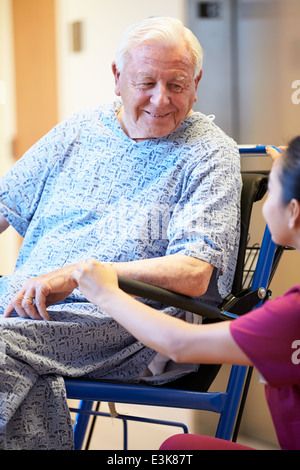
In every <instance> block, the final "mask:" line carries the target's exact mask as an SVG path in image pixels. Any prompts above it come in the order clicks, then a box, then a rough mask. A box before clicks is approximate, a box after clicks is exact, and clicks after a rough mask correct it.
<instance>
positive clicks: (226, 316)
mask: <svg viewBox="0 0 300 470" xmlns="http://www.w3.org/2000/svg"><path fill="white" fill-rule="evenodd" d="M118 280H119V287H120V289H122V290H123V291H124V292H126V293H127V294H130V295H134V296H136V297H143V298H145V299H148V300H154V301H156V302H160V303H162V304H165V305H169V306H171V307H176V308H179V309H181V310H186V311H188V312H192V313H196V314H197V315H201V316H203V317H206V318H209V319H213V320H216V319H220V320H233V319H234V318H237V317H238V315H236V314H233V313H230V312H227V311H220V310H219V309H218V308H217V307H213V306H211V305H207V304H205V303H204V302H202V301H201V300H199V299H197V298H193V297H188V296H186V295H182V294H177V293H176V292H172V291H169V290H167V289H162V288H161V287H156V286H153V285H150V284H146V283H144V282H140V281H134V280H132V279H127V278H124V277H121V276H119V278H118Z"/></svg>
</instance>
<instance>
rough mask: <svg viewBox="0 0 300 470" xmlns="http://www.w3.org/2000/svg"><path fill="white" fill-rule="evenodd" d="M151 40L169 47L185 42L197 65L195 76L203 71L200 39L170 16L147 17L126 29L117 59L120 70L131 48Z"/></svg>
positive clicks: (121, 39)
mask: <svg viewBox="0 0 300 470" xmlns="http://www.w3.org/2000/svg"><path fill="white" fill-rule="evenodd" d="M149 40H152V41H157V42H159V43H161V44H164V45H166V46H169V47H174V46H177V45H182V43H183V42H184V43H185V44H186V47H187V49H188V50H189V52H190V54H191V58H192V61H193V64H194V67H195V72H194V77H195V78H196V77H197V76H198V75H199V73H200V72H201V70H202V65H203V50H202V47H201V45H200V44H199V41H198V39H197V38H196V37H195V36H194V34H193V33H192V31H191V30H190V29H188V28H186V27H185V26H184V25H183V23H182V22H181V21H180V20H178V19H177V18H169V17H151V18H147V19H146V20H144V21H142V22H141V23H136V24H133V25H132V26H130V27H129V28H127V29H126V31H124V33H123V34H122V36H121V38H120V42H119V46H118V49H117V53H116V60H115V63H116V67H117V69H118V70H119V72H122V71H123V70H124V66H125V62H126V59H127V58H128V52H129V51H130V49H131V48H132V47H136V46H138V45H140V44H141V43H143V42H144V41H149Z"/></svg>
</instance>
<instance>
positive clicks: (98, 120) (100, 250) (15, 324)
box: [0, 101, 240, 449]
mask: <svg viewBox="0 0 300 470" xmlns="http://www.w3.org/2000/svg"><path fill="white" fill-rule="evenodd" d="M120 106H121V103H120V102H119V101H116V102H114V103H113V104H112V105H105V106H101V107H98V108H96V109H93V110H89V111H85V112H81V113H78V114H76V115H75V116H73V117H71V118H69V119H67V120H65V121H63V122H62V123H60V124H59V125H58V126H56V127H55V128H54V129H53V130H51V131H50V132H49V133H48V134H47V135H46V136H45V137H43V138H42V139H41V140H40V141H39V142H38V143H37V144H35V145H34V146H33V147H32V148H31V149H30V150H29V151H28V152H27V153H26V154H25V155H24V156H23V158H21V159H20V160H19V161H18V162H17V163H16V164H15V165H14V166H13V168H12V169H11V170H10V171H9V172H8V174H7V175H5V176H4V177H3V178H2V180H1V181H0V212H1V213H2V214H3V215H4V216H5V218H6V219H7V221H8V222H9V223H10V224H11V225H12V226H13V227H14V228H15V229H16V230H17V231H18V232H19V233H20V234H21V235H22V237H24V241H23V244H22V247H21V250H20V254H19V257H18V260H17V264H16V268H15V272H14V273H13V274H11V275H8V276H5V277H3V278H2V279H1V280H0V309H1V310H0V314H1V313H3V310H4V308H5V306H6V305H7V303H8V301H9V300H10V299H11V297H12V296H13V294H14V293H15V292H17V291H18V290H19V289H20V288H21V287H22V285H23V283H24V281H25V280H26V279H28V278H29V277H32V276H36V275H39V274H42V273H45V272H50V271H53V270H54V269H57V268H59V267H62V266H64V265H67V264H71V263H73V262H76V261H78V260H79V259H88V258H90V257H94V258H96V259H98V260H100V261H115V262H118V261H119V262H126V261H131V260H139V259H143V258H151V257H158V256H164V255H168V254H176V253H180V254H185V255H189V256H193V257H196V258H200V259H202V260H205V261H208V262H209V263H211V264H212V265H214V266H215V277H214V278H215V279H216V283H215V285H211V286H210V289H209V293H208V296H210V298H208V301H218V300H219V298H220V296H221V297H224V296H225V295H226V294H227V293H228V292H229V290H230V286H231V282H232V278H233V274H234V269H235V261H236V253H237V247H238V239H239V198H240V163H239V153H238V151H237V148H236V145H235V143H234V142H233V141H232V140H231V139H230V138H228V137H227V136H226V135H225V134H224V133H223V132H222V131H221V130H220V129H219V128H218V127H217V126H216V125H215V124H214V123H213V122H212V119H211V118H209V117H206V116H204V115H203V114H201V113H194V114H193V115H191V116H190V117H188V118H187V119H186V120H185V121H184V122H183V123H182V124H181V126H180V128H179V129H178V130H177V131H175V132H173V133H172V134H170V135H169V136H166V137H162V138H159V139H149V140H145V141H137V142H135V141H132V140H131V139H129V138H128V137H127V136H126V135H125V134H124V132H123V131H122V129H121V127H120V125H119V122H118V120H117V117H116V115H117V112H118V110H119V108H120ZM149 303H150V302H149ZM156 307H157V308H162V306H159V305H156ZM165 311H166V313H168V314H171V315H180V314H181V312H178V311H176V310H175V309H174V308H165ZM49 312H50V317H51V321H50V322H43V321H35V320H26V319H21V318H19V317H17V316H16V315H15V316H14V317H11V318H9V319H4V318H3V317H2V318H1V315H0V449H71V448H72V446H73V439H72V427H71V422H70V417H69V413H68V409H67V404H66V399H65V388H64V383H63V379H62V377H63V376H73V377H76V376H77V377H78V376H83V375H85V376H89V377H94V378H102V379H108V378H109V379H118V380H127V381H128V380H139V377H140V376H141V374H142V373H143V372H144V371H145V369H146V368H147V367H148V365H149V364H150V363H152V361H153V359H154V358H155V353H154V352H153V351H152V350H150V349H149V348H146V347H145V346H143V345H142V344H140V343H139V342H138V341H136V339H135V338H133V337H132V336H131V335H130V334H129V333H128V332H126V331H125V330H124V329H123V328H122V327H121V326H120V325H118V324H117V323H116V322H115V321H114V320H113V319H112V318H111V317H109V316H108V315H107V314H106V313H105V312H103V311H102V310H101V308H97V307H95V306H94V305H92V304H90V303H88V302H87V301H86V300H85V299H84V297H83V296H82V295H81V294H80V292H79V291H78V289H76V290H75V291H74V292H73V294H72V295H71V296H70V297H69V298H68V299H66V300H65V301H64V302H61V303H60V304H57V305H54V306H52V307H50V308H49ZM171 370H172V368H171ZM182 373H186V372H182V371H181V370H179V369H178V370H176V368H175V370H172V372H170V371H169V372H165V373H162V374H160V375H159V376H155V377H152V378H149V379H147V380H150V381H151V380H152V382H153V383H163V382H166V381H168V380H170V379H172V377H173V378H174V377H175V376H179V375H180V374H182Z"/></svg>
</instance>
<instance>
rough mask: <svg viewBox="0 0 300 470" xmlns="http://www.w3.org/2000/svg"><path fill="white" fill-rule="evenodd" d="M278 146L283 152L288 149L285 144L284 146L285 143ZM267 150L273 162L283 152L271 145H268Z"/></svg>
mask: <svg viewBox="0 0 300 470" xmlns="http://www.w3.org/2000/svg"><path fill="white" fill-rule="evenodd" d="M278 148H279V149H280V150H281V152H284V150H286V149H287V147H285V146H283V145H282V146H280V147H278ZM266 152H267V154H268V155H269V156H270V157H271V158H272V160H273V162H275V160H276V159H277V158H278V157H279V156H280V154H281V152H278V150H276V149H275V148H274V147H271V146H269V145H268V146H267V147H266Z"/></svg>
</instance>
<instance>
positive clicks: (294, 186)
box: [279, 136, 300, 204]
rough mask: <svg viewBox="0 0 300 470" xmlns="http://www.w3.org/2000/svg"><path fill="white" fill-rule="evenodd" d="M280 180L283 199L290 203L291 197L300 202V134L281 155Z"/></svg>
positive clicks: (285, 202) (284, 201)
mask: <svg viewBox="0 0 300 470" xmlns="http://www.w3.org/2000/svg"><path fill="white" fill-rule="evenodd" d="M279 158H282V161H281V171H280V182H281V185H282V199H283V203H284V204H288V203H289V202H290V201H291V199H297V201H299V202H300V136H299V137H295V138H294V139H293V140H292V141H291V142H290V144H289V146H288V148H287V149H286V150H285V152H284V153H283V154H282V156H281V157H279Z"/></svg>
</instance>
